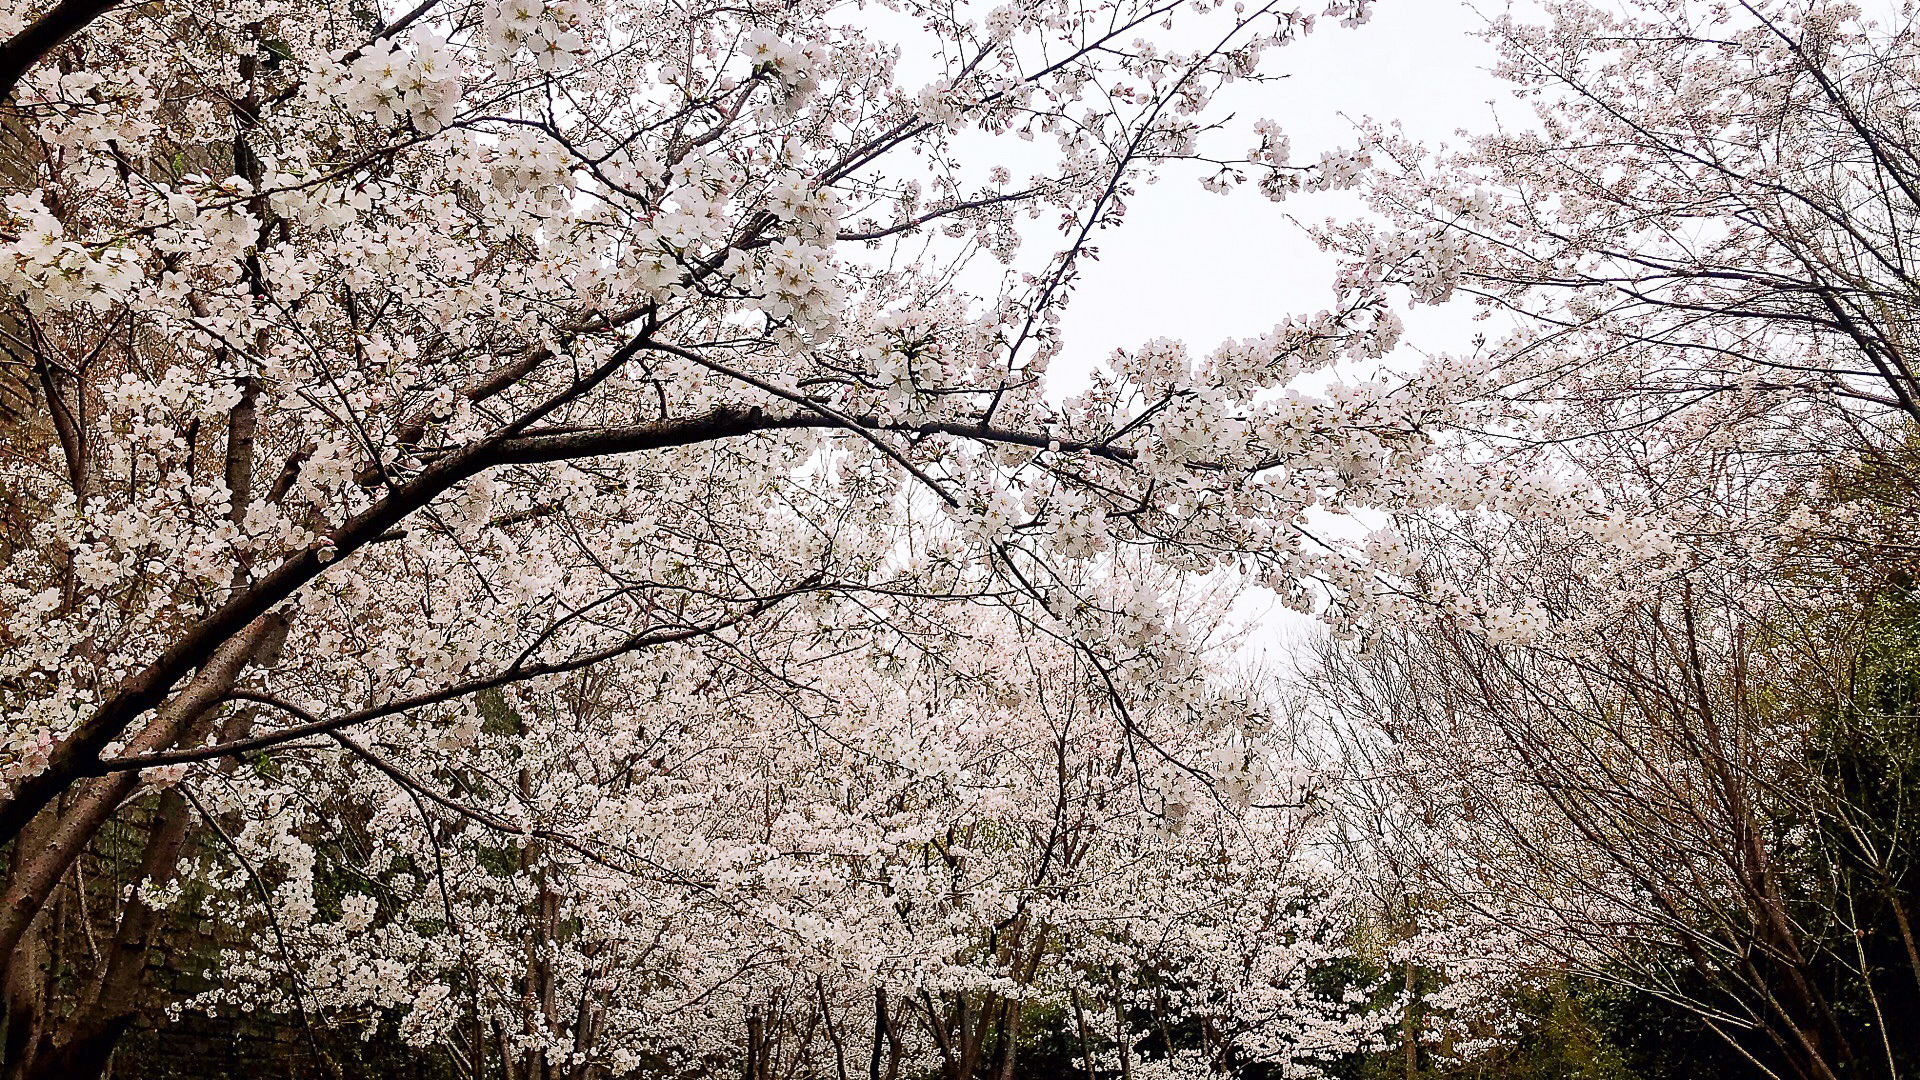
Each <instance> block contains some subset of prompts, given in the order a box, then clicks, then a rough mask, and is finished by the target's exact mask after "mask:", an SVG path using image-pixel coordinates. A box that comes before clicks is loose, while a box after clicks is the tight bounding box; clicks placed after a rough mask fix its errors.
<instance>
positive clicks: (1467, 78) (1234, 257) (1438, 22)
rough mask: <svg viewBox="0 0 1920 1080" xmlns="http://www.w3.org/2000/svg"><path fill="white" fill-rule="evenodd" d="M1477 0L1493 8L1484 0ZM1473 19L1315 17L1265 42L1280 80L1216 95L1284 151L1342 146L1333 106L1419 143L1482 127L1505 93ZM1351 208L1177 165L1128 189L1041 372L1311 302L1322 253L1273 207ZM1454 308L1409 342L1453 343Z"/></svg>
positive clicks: (1393, 1)
mask: <svg viewBox="0 0 1920 1080" xmlns="http://www.w3.org/2000/svg"><path fill="white" fill-rule="evenodd" d="M1479 6H1480V8H1481V9H1482V10H1484V11H1487V12H1494V11H1498V10H1500V3H1499V0H1492V2H1491V3H1482V4H1480V5H1479ZM1484 25H1485V20H1484V19H1483V18H1482V16H1481V15H1478V14H1476V13H1475V12H1474V10H1473V9H1472V8H1470V7H1469V6H1468V5H1467V4H1466V3H1464V2H1462V0H1380V3H1379V5H1378V7H1377V8H1376V9H1375V15H1374V19H1373V21H1372V22H1370V23H1368V24H1367V25H1365V26H1361V27H1356V28H1352V29H1347V28H1342V27H1340V26H1339V25H1338V24H1337V23H1335V22H1333V21H1331V20H1329V21H1327V22H1326V23H1323V24H1322V25H1321V26H1320V28H1319V29H1317V30H1316V31H1315V32H1314V33H1313V34H1312V35H1311V36H1309V37H1307V38H1306V39H1304V40H1302V41H1300V42H1298V43H1296V44H1294V45H1291V46H1288V47H1287V48H1286V49H1284V50H1282V51H1281V52H1280V53H1277V54H1275V55H1274V56H1273V57H1272V59H1271V61H1270V63H1271V65H1272V67H1273V69H1274V70H1276V71H1280V72H1284V73H1286V74H1287V76H1288V77H1287V78H1286V79H1285V80H1284V81H1282V82H1280V83H1278V84H1269V85H1265V86H1259V87H1247V88H1246V90H1245V92H1243V93H1242V94H1240V95H1238V96H1237V97H1236V98H1235V99H1234V100H1233V101H1232V103H1231V104H1232V106H1233V107H1234V108H1235V109H1236V110H1239V111H1241V112H1242V113H1243V114H1246V115H1264V116H1268V117H1271V118H1273V119H1274V120H1276V121H1278V122H1279V123H1280V125H1281V127H1282V129H1283V130H1285V131H1286V132H1287V134H1288V136H1289V137H1290V139H1291V140H1292V145H1293V156H1294V160H1296V161H1312V160H1314V159H1316V158H1317V157H1318V156H1319V154H1320V151H1322V150H1324V149H1329V148H1333V147H1339V146H1350V145H1352V143H1353V142H1354V136H1353V127H1352V123H1351V120H1350V119H1349V118H1359V117H1373V118H1375V119H1378V120H1381V121H1388V120H1400V121H1401V122H1402V123H1404V124H1405V126H1406V129H1407V132H1408V134H1410V135H1412V136H1413V137H1415V138H1417V139H1420V140H1422V141H1424V142H1427V143H1429V144H1431V143H1434V142H1440V141H1446V140H1450V139H1451V138H1452V136H1453V133H1454V131H1455V130H1457V129H1460V128H1466V129H1468V130H1472V131H1476V132H1477V131H1482V130H1485V129H1486V128H1487V127H1489V126H1490V122H1491V120H1492V117H1493V108H1494V106H1493V105H1492V104H1490V103H1492V102H1496V101H1497V102H1499V107H1500V109H1501V111H1502V114H1503V115H1513V114H1514V112H1515V108H1514V107H1515V105H1516V102H1514V100H1513V99H1512V96H1511V95H1510V94H1509V93H1507V92H1506V91H1505V89H1504V88H1503V85H1502V84H1500V83H1499V82H1497V81H1496V80H1494V79H1493V77H1492V76H1491V75H1490V74H1488V69H1489V68H1490V66H1491V64H1492V56H1493V54H1492V50H1491V48H1490V47H1489V46H1488V45H1487V44H1486V43H1485V42H1483V41H1480V40H1478V39H1477V38H1475V37H1474V36H1473V33H1474V31H1475V30H1476V29H1477V28H1479V27H1482V26H1484ZM1357 207H1358V203H1357V201H1356V200H1355V199H1353V197H1352V196H1350V195H1340V194H1319V195H1296V196H1294V197H1292V198H1290V199H1288V200H1287V201H1286V202H1284V203H1277V204H1276V203H1272V202H1268V201H1267V200H1266V199H1265V198H1263V197H1261V196H1260V195H1259V194H1258V193H1257V192H1255V191H1253V190H1252V189H1251V187H1249V188H1247V189H1244V190H1242V191H1240V192H1238V193H1236V194H1233V195H1229V196H1217V195H1210V194H1208V193H1206V192H1205V191H1202V190H1201V189H1200V188H1199V186H1198V184H1197V183H1196V182H1194V181H1192V180H1190V179H1188V178H1185V177H1169V178H1166V179H1163V180H1162V181H1161V182H1160V183H1158V184H1155V185H1153V186H1150V187H1144V188H1142V189H1141V191H1140V194H1139V196H1138V197H1137V198H1135V199H1134V200H1133V202H1132V204H1131V210H1130V213H1129V215H1128V219H1127V222H1126V224H1125V226H1124V227H1122V228H1121V229H1119V230H1118V231H1116V232H1110V233H1107V234H1104V235H1102V236H1101V237H1100V238H1099V240H1098V244H1099V247H1100V260H1099V261H1098V262H1097V263H1093V264H1090V265H1087V266H1085V267H1084V268H1083V274H1084V277H1083V278H1082V282H1081V286H1080V288H1079V290H1078V291H1077V293H1076V295H1075V297H1074V300H1073V303H1072V305H1071V306H1070V307H1069V308H1068V310H1067V313H1066V316H1065V320H1064V325H1063V330H1064V332H1065V340H1066V343H1067V345H1066V350H1065V353H1064V355H1063V356H1062V357H1061V359H1060V361H1058V362H1057V364H1056V366H1055V369H1054V376H1055V380H1056V384H1059V383H1069V384H1070V383H1072V382H1077V381H1078V379H1077V378H1075V376H1077V375H1081V374H1082V373H1084V372H1085V371H1086V370H1087V369H1088V368H1089V367H1090V366H1091V365H1092V364H1094V363H1096V362H1098V360H1099V359H1100V358H1102V357H1104V356H1106V355H1107V354H1108V353H1109V352H1111V351H1112V350H1113V349H1114V348H1116V347H1122V346H1133V345H1137V344H1139V343H1140V342H1143V341H1146V340H1149V339H1151V338H1155V337H1170V338H1175V339H1178V340H1182V341H1185V342H1186V343H1187V345H1188V346H1189V348H1190V349H1191V350H1192V351H1193V352H1194V353H1195V354H1196V355H1205V354H1206V353H1207V352H1210V351H1211V350H1212V349H1213V347H1214V346H1215V345H1217V344H1218V343H1219V342H1221V341H1222V340H1224V339H1226V338H1228V337H1245V336H1248V335H1252V334H1260V333H1265V332H1266V331H1268V330H1270V329H1272V328H1273V326H1274V324H1275V323H1277V322H1279V321H1280V320H1281V319H1282V318H1284V317H1285V316H1287V315H1288V314H1292V313H1301V314H1305V313H1310V312H1314V311H1318V310H1320V309H1322V308H1325V307H1326V306H1327V305H1328V302H1329V300H1330V298H1331V293H1330V291H1329V283H1330V282H1331V281H1332V261H1331V260H1330V259H1329V258H1328V257H1327V256H1326V255H1325V254H1323V253H1322V252H1320V251H1319V250H1318V249H1317V248H1315V247H1314V245H1313V244H1312V243H1310V242H1309V241H1307V240H1306V239H1305V238H1304V237H1303V236H1302V235H1301V233H1300V231H1299V229H1298V227H1297V226H1295V225H1293V224H1291V223H1290V222H1289V221H1288V216H1289V215H1293V216H1295V217H1298V218H1299V219H1301V220H1303V221H1319V220H1321V219H1323V218H1326V217H1328V216H1345V215H1348V214H1351V213H1353V212H1355V211H1356V210H1357ZM1464 314H1465V313H1464V312H1460V313H1449V314H1448V315H1445V316H1442V317H1440V318H1439V319H1435V318H1434V317H1433V316H1431V315H1428V316H1426V317H1424V318H1421V319H1420V320H1419V321H1418V322H1413V323H1410V330H1411V332H1410V334H1409V339H1410V342H1411V343H1412V344H1413V345H1415V346H1422V347H1427V348H1430V349H1434V350H1437V351H1444V350H1447V349H1451V348H1457V347H1460V346H1461V345H1462V344H1463V342H1464V340H1465V335H1466V334H1467V333H1469V332H1470V331H1469V329H1468V327H1467V325H1466V320H1465V319H1464V317H1463V316H1464ZM1423 339H1438V340H1423Z"/></svg>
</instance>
